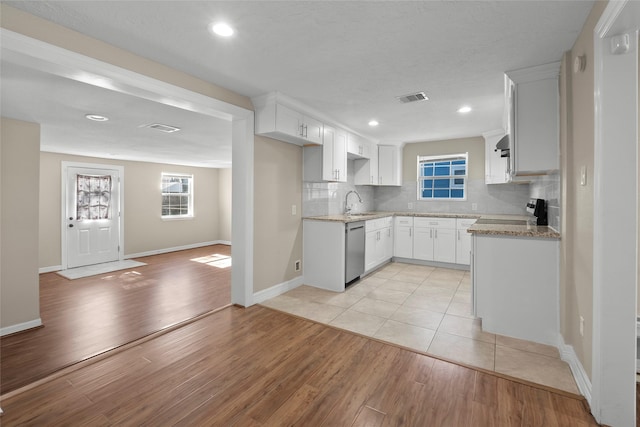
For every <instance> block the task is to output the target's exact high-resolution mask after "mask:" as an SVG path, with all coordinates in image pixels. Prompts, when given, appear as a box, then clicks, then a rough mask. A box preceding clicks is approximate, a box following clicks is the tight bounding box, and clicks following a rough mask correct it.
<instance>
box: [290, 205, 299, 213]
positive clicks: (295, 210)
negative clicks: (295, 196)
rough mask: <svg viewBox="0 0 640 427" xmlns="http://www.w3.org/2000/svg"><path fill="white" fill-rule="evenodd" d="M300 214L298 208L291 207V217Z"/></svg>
mask: <svg viewBox="0 0 640 427" xmlns="http://www.w3.org/2000/svg"><path fill="white" fill-rule="evenodd" d="M297 213H298V207H297V206H296V205H291V215H295V214H297Z"/></svg>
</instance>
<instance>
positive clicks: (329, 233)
mask: <svg viewBox="0 0 640 427" xmlns="http://www.w3.org/2000/svg"><path fill="white" fill-rule="evenodd" d="M303 235H304V239H303V245H302V265H303V268H304V280H305V284H306V285H309V286H315V287H317V288H322V289H327V290H330V291H336V292H342V291H344V279H345V224H344V223H343V222H334V221H313V220H304V221H303Z"/></svg>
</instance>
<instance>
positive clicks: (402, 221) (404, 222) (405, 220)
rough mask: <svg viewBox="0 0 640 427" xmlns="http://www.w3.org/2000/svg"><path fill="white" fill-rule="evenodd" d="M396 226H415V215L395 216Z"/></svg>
mask: <svg viewBox="0 0 640 427" xmlns="http://www.w3.org/2000/svg"><path fill="white" fill-rule="evenodd" d="M395 224H396V227H412V226H413V217H412V216H397V217H396V218H395Z"/></svg>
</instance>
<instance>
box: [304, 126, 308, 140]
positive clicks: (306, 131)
mask: <svg viewBox="0 0 640 427" xmlns="http://www.w3.org/2000/svg"><path fill="white" fill-rule="evenodd" d="M308 131H309V128H308V127H307V125H304V137H305V138H309V134H308Z"/></svg>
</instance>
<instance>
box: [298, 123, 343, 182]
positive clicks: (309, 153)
mask: <svg viewBox="0 0 640 427" xmlns="http://www.w3.org/2000/svg"><path fill="white" fill-rule="evenodd" d="M323 132H324V137H323V141H322V146H321V147H320V146H311V145H306V146H305V147H304V148H303V151H302V158H303V162H304V163H303V166H302V175H303V180H304V181H309V182H321V181H333V182H347V132H346V131H344V130H342V129H336V128H333V127H331V126H325V127H324V131H323Z"/></svg>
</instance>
